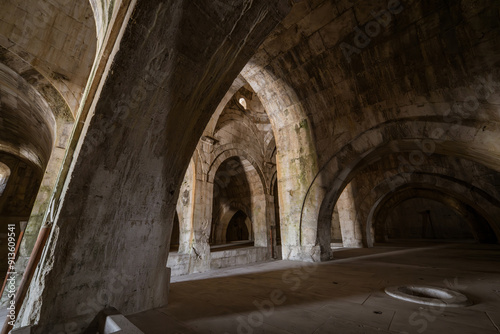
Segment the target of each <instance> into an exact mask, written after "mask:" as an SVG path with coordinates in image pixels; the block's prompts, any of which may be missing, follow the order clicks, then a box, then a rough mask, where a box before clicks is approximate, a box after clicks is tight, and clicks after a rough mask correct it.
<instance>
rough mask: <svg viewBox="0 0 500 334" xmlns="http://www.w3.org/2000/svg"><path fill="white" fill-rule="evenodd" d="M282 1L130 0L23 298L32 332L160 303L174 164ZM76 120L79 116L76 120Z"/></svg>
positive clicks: (280, 11)
mask: <svg viewBox="0 0 500 334" xmlns="http://www.w3.org/2000/svg"><path fill="white" fill-rule="evenodd" d="M289 3H290V2H289V1H285V0H282V1H273V2H269V1H264V0H254V1H251V2H249V1H243V0H241V1H231V2H230V3H226V4H225V5H221V4H220V3H219V2H212V1H201V2H200V1H196V2H194V1H181V0H177V1H158V0H151V1H138V2H137V4H136V5H135V8H134V10H133V14H132V17H131V18H130V21H129V24H128V26H127V27H126V29H125V31H124V34H123V37H122V39H121V42H120V45H119V50H118V51H117V53H116V55H115V57H114V60H113V64H112V65H111V69H110V72H109V75H108V77H107V79H106V82H105V84H104V85H103V87H102V89H101V92H100V96H99V97H96V100H95V103H94V109H93V116H92V117H91V119H90V118H89V119H88V120H86V132H85V133H84V138H83V136H82V140H81V142H80V145H79V149H80V150H79V151H78V150H77V152H76V153H79V156H78V159H76V161H75V163H74V164H73V166H72V170H71V171H72V173H71V176H70V179H69V180H68V182H67V185H66V189H65V192H64V193H63V198H61V201H62V203H61V205H60V206H59V210H58V213H57V219H56V225H55V226H54V231H53V234H52V237H51V239H50V241H49V244H48V252H47V255H46V257H45V260H44V262H43V263H42V264H41V265H42V268H41V270H40V272H39V274H38V275H37V279H36V280H35V281H34V282H32V285H31V287H30V294H29V298H28V299H27V300H26V301H25V310H24V313H23V316H22V321H21V324H22V325H28V324H35V323H38V326H37V328H36V330H35V332H36V333H49V332H51V331H55V332H57V331H65V330H66V331H67V328H68V326H71V328H75V329H73V331H75V332H78V331H82V330H83V329H84V328H85V327H86V326H88V324H89V322H90V321H91V320H92V318H93V317H94V316H95V315H96V313H97V312H98V311H99V308H104V307H106V306H114V307H116V308H117V309H118V310H120V311H121V312H122V313H124V314H129V313H134V312H139V311H142V310H146V309H150V308H154V307H158V306H161V305H165V304H166V302H167V294H168V284H167V282H168V280H169V277H168V270H167V269H166V259H167V255H168V248H167V246H168V240H169V238H170V235H169V234H170V231H171V226H170V225H171V224H172V219H173V216H174V210H175V207H176V202H177V198H178V192H179V191H178V190H179V187H180V183H181V182H182V177H183V173H184V171H185V169H186V167H187V165H188V163H189V159H190V157H191V154H192V152H193V151H194V149H195V146H196V143H197V141H198V139H199V137H200V135H201V134H202V131H203V129H204V127H205V125H206V123H207V122H208V120H209V118H210V116H211V113H212V112H213V111H214V110H215V108H216V107H217V104H218V103H219V101H220V100H221V99H222V97H223V96H224V94H225V92H226V91H227V90H228V89H229V87H230V85H231V83H232V82H233V80H234V79H235V78H236V76H237V75H238V73H239V72H240V71H241V69H242V67H243V66H244V65H245V64H246V63H247V62H248V60H249V58H250V57H251V56H252V54H253V53H254V52H255V50H256V49H257V48H258V46H259V45H260V43H261V42H262V41H263V40H264V38H265V37H266V36H267V35H268V34H269V32H270V31H272V29H273V28H274V27H275V26H276V24H277V23H278V22H279V21H280V20H281V19H282V18H283V17H284V16H285V15H286V13H287V12H288V11H289ZM80 121H82V120H80Z"/></svg>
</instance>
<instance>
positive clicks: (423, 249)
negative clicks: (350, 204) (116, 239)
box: [128, 244, 500, 334]
mask: <svg viewBox="0 0 500 334" xmlns="http://www.w3.org/2000/svg"><path fill="white" fill-rule="evenodd" d="M335 257H336V260H334V261H330V262H324V263H320V264H316V265H315V264H310V263H308V264H304V263H298V262H292V261H275V262H269V263H260V264H254V265H250V266H246V267H243V268H232V269H224V270H218V271H212V272H210V273H204V274H194V275H188V276H182V277H177V278H176V279H175V281H174V282H172V284H171V295H170V301H169V305H168V306H167V307H165V308H160V309H155V310H151V311H147V312H143V313H140V314H136V315H132V316H129V317H128V318H129V319H130V320H131V321H132V322H133V323H134V324H135V325H136V326H138V327H139V328H141V329H142V330H143V331H144V332H145V333H147V334H156V333H158V334H160V333H161V334H164V333H242V334H243V333H245V334H247V333H248V334H250V333H252V334H253V333H297V334H304V333H315V334H319V333H339V334H344V333H443V334H444V333H454V334H458V333H471V334H476V333H485V334H488V333H499V332H500V330H499V328H500V245H475V244H460V245H459V244H447V245H425V246H418V247H417V246H414V247H398V245H384V246H382V247H376V248H372V249H348V250H346V249H343V250H338V251H336V252H335ZM401 284H425V285H433V286H438V287H447V288H452V289H455V290H458V291H460V292H462V293H464V294H465V295H467V296H468V297H469V298H470V299H471V300H472V301H473V302H474V304H473V305H472V306H469V307H465V308H454V309H441V308H439V307H429V306H424V305H419V304H413V303H409V302H404V301H400V300H396V299H393V298H391V297H389V296H387V295H386V294H385V293H384V292H383V288H385V287H387V286H392V285H401ZM259 308H260V310H259Z"/></svg>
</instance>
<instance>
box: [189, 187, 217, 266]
mask: <svg viewBox="0 0 500 334" xmlns="http://www.w3.org/2000/svg"><path fill="white" fill-rule="evenodd" d="M213 189H214V185H213V183H211V182H208V181H207V180H206V178H203V179H201V180H200V179H199V178H196V179H195V192H194V195H195V202H194V216H193V242H192V245H191V249H190V253H191V257H190V263H189V272H190V273H200V272H205V271H207V270H210V245H209V243H208V241H209V238H210V227H211V223H212V202H213V193H214V190H213Z"/></svg>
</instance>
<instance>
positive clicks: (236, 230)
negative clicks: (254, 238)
mask: <svg viewBox="0 0 500 334" xmlns="http://www.w3.org/2000/svg"><path fill="white" fill-rule="evenodd" d="M247 219H248V217H247V215H246V214H245V213H244V212H243V211H241V210H238V211H237V212H236V213H235V214H234V216H233V217H232V218H231V220H230V221H229V224H228V225H227V230H226V242H232V241H243V240H249V239H250V233H249V231H248V228H247V225H246V223H245V222H246V220H247Z"/></svg>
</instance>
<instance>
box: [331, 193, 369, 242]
mask: <svg viewBox="0 0 500 334" xmlns="http://www.w3.org/2000/svg"><path fill="white" fill-rule="evenodd" d="M337 208H338V212H339V220H340V231H341V233H342V244H343V246H344V247H356V248H361V247H363V241H362V234H361V226H360V224H358V223H357V221H356V205H355V203H354V197H353V189H352V183H349V184H348V185H347V186H346V187H345V188H344V191H343V192H342V194H341V195H340V197H339V199H338V201H337Z"/></svg>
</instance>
